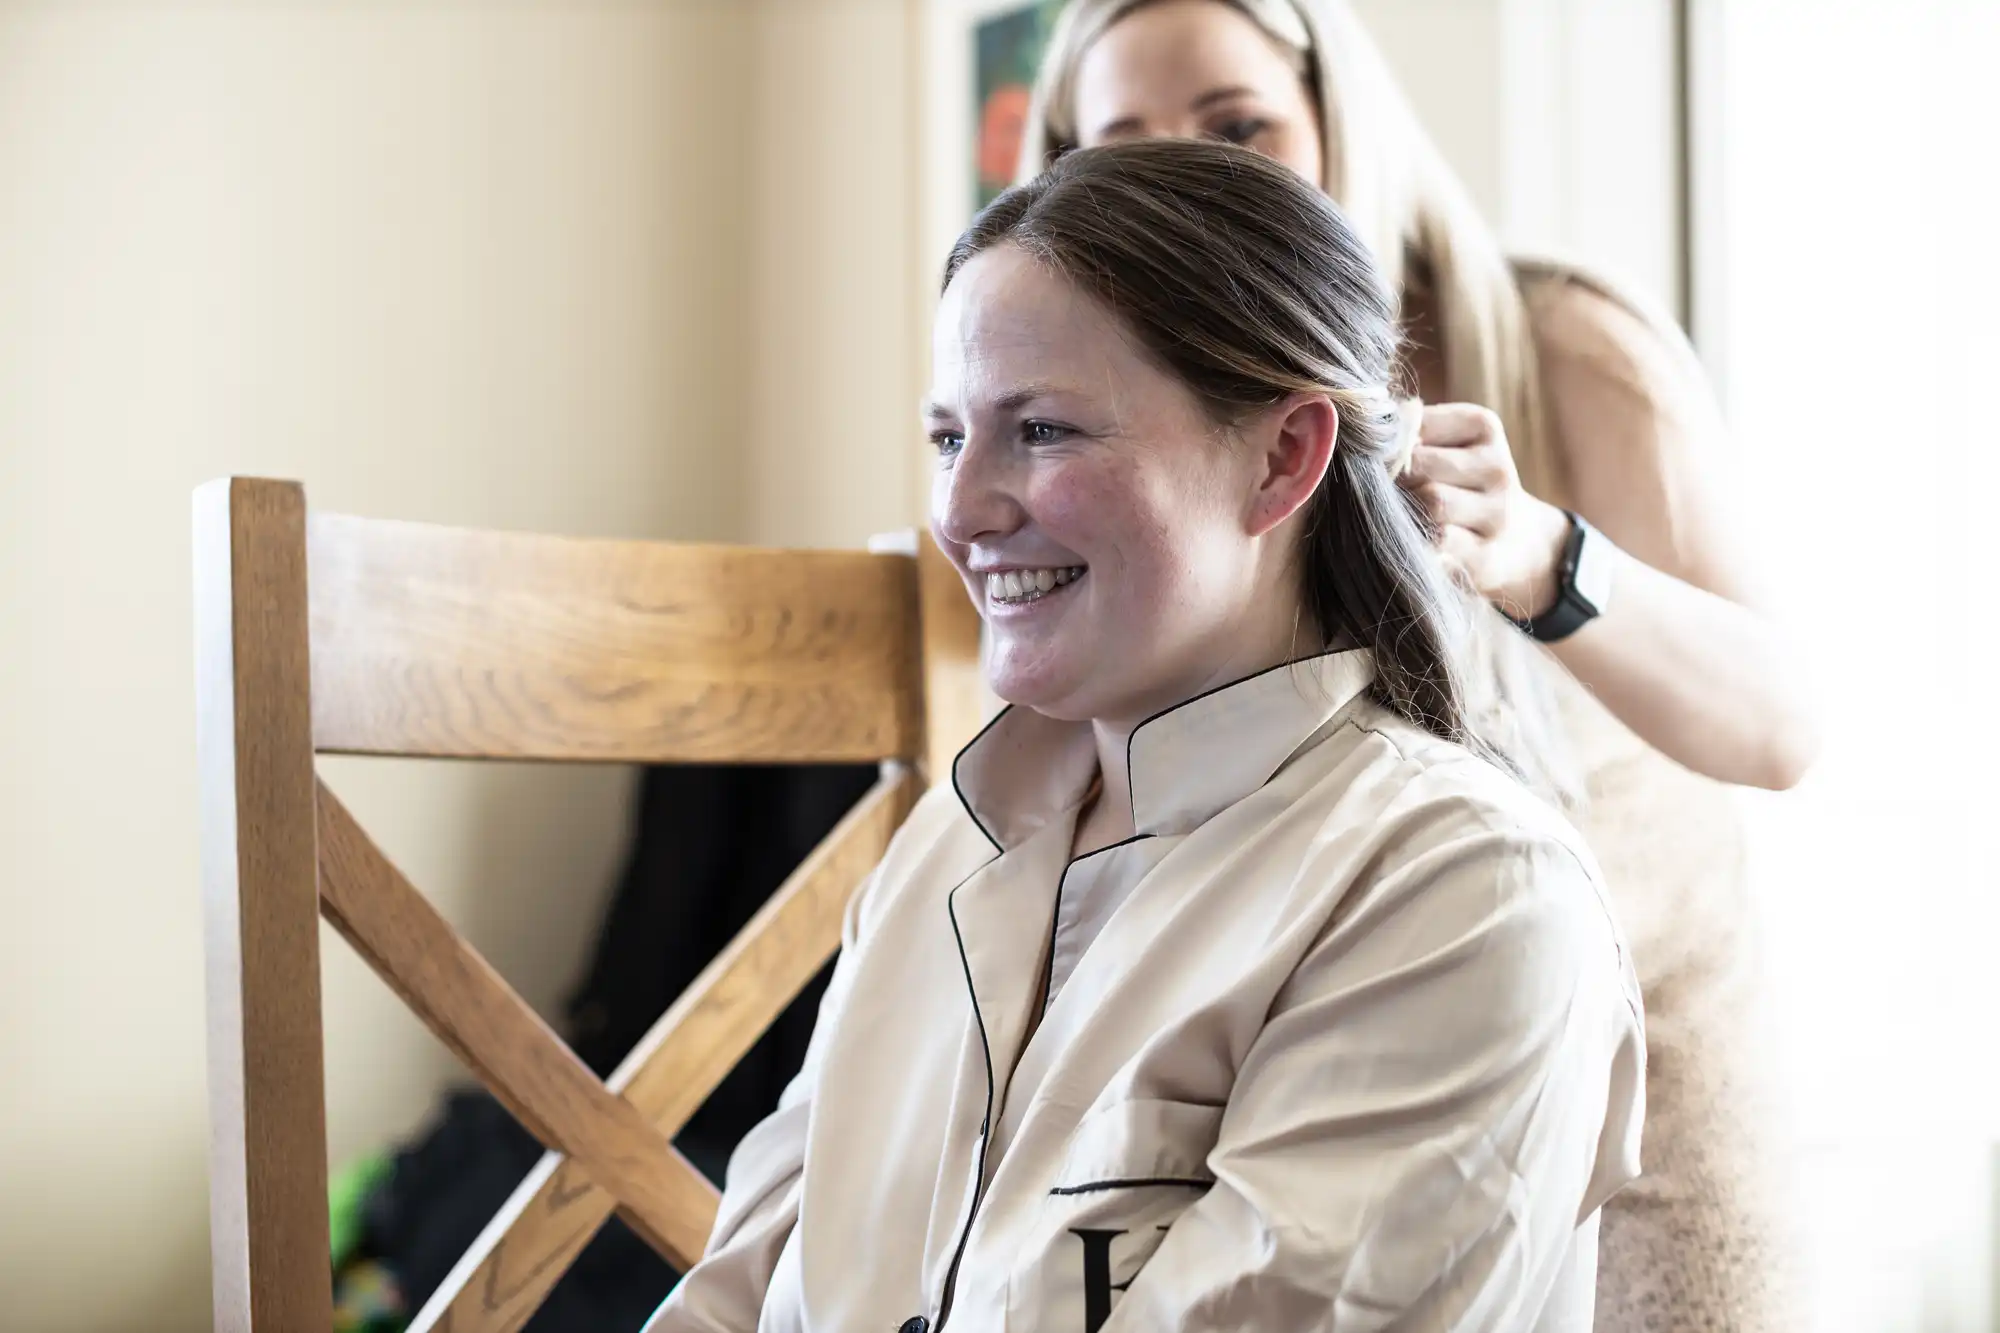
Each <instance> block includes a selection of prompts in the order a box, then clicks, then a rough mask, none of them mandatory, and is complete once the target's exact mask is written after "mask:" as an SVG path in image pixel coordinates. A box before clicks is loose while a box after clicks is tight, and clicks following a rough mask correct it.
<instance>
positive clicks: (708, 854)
mask: <svg viewBox="0 0 2000 1333" xmlns="http://www.w3.org/2000/svg"><path fill="white" fill-rule="evenodd" d="M875 778H876V768H875V766H874V765H872V764H870V765H839V766H811V767H806V766H774V765H742V766H671V767H664V766H663V767H654V768H648V769H646V770H644V773H643V775H642V777H641V782H640V788H639V801H638V806H637V809H636V811H635V817H634V820H633V831H634V836H633V842H632V849H631V852H630V853H629V855H628V856H627V858H626V864H625V870H624V873H623V876H622V878H621V880H620V882H619V885H618V890H617V892H616V894H615V895H614V896H613V898H612V902H611V908H610V911H609V913H608V915H607V916H606V918H605V922H604V925H603V928H602V929H601V930H600V932H599V934H598V940H597V946H596V950H595V953H594V954H593V956H592V958H591V961H590V966H589V969H588V971H587V972H586V973H585V976H584V979H583V983H582V984H581V985H580V986H579V987H578V988H577V990H576V993H575V994H574V996H573V997H572V998H571V1000H570V1003H569V1006H568V1018H569V1021H568V1024H567V1027H568V1031H567V1033H566V1035H567V1037H568V1039H569V1042H570V1044H571V1046H572V1047H573V1048H574V1049H575V1051H576V1053H577V1055H578V1056H579V1057H580V1058H581V1059H582V1060H583V1061H584V1063H586V1064H588V1065H589V1066H590V1067H591V1068H592V1069H593V1070H595V1071H596V1072H597V1074H598V1076H599V1077H605V1076H607V1075H609V1074H610V1073H611V1071H612V1070H613V1069H614V1068H615V1067H616V1066H617V1064H618V1062H619V1061H620V1060H622V1059H624V1058H625V1054H626V1052H628V1051H630V1050H631V1049H632V1047H633V1046H634V1045H635V1044H636V1043H637V1042H638V1040H639V1039H640V1038H641V1037H643V1036H644V1035H645V1034H646V1031H647V1029H649V1028H650V1027H652V1025H653V1023H654V1021H655V1020H656V1019H658V1018H659V1016H660V1015H661V1014H662V1013H664V1012H665V1011H666V1008H667V1006H668V1005H669V1004H670V1003H672V1002H673V1000H674V998H675V997H676V996H678V995H679V994H680V993H681V992H682V991H683V990H685V989H687V987H688V985H689V984H690V983H691V982H693V980H694V979H695V977H696V975H697V974H699V973H700V971H701V969H702V968H704V967H706V966H707V965H708V963H709V962H710V960H712V959H713V958H714V957H715V956H716V955H717V954H718V953H720V952H721V951H722V949H723V948H724V946H726V945H727V944H728V943H729V941H730V940H732V939H734V938H735V936H736V933H737V932H738V931H739V930H741V929H742V928H743V926H744V924H745V923H747V922H748V921H749V920H750V918H751V916H752V915H754V914H755V913H756V911H757V909H758V908H760V907H762V906H763V905H764V903H765V901H766V900H767V899H769V898H770V896H771V894H772V893H773V892H775V891H776V890H777V888H778V886H779V885H780V884H782V883H783V882H784V879H785V876H787V875H789V874H790V873H791V872H792V871H793V869H795V868H796V867H797V866H798V864H799V863H800V862H801V861H803V860H805V858H806V857H807V856H808V855H809V854H810V853H811V852H812V849H813V848H814V847H816V846H817V845H818V844H819V842H820V840H821V839H822V838H824V837H825V836H826V835H827V834H828V833H830V832H831V831H832V830H833V826H834V825H835V824H837V823H839V822H840V819H841V816H843V815H845V814H846V813H847V812H848V810H850V809H852V808H853V806H854V803H855V802H856V801H858V800H860V799H861V797H862V796H863V795H864V794H865V793H866V792H867V791H868V789H869V787H870V786H871V785H873V783H874V781H875ZM830 971H831V967H830V966H829V967H828V968H826V969H822V970H821V972H820V974H819V976H817V977H816V978H814V980H813V981H812V982H811V983H810V984H809V985H807V987H806V988H805V990H804V991H802V992H801V993H800V994H799V997H798V998H797V999H796V1000H794V1001H793V1002H792V1004H791V1006H790V1007H789V1008H787V1009H786V1010H785V1012H784V1013H783V1014H781V1015H780V1016H779V1018H778V1021H777V1022H776V1023H774V1024H772V1025H771V1028H770V1030H769V1031H767V1032H766V1033H765V1034H764V1035H763V1037H762V1038H761V1039H760V1040H759V1041H758V1042H757V1044H756V1045H755V1046H754V1047H752V1048H751V1050H750V1052H749V1054H748V1055H746V1056H745V1057H744V1058H743V1060H742V1061H741V1062H740V1063H738V1065H737V1066H736V1068H735V1070H734V1071H733V1072H732V1073H731V1074H730V1075H729V1077H728V1078H726V1079H724V1080H723V1082H722V1084H721V1085H720V1086H719V1087H717V1088H716V1090H715V1092H714V1093H713V1094H712V1095H711V1096H710V1097H709V1099H708V1100H707V1102H705V1103H704V1104H703V1105H702V1108H701V1110H699V1111H697V1112H696V1113H695V1115H694V1117H693V1118H692V1119H690V1120H689V1121H688V1123H687V1125H686V1126H685V1127H684V1128H683V1129H682V1130H681V1132H680V1134H679V1135H678V1136H676V1138H675V1143H676V1145H677V1146H678V1147H679V1148H680V1150H681V1151H682V1152H683V1153H685V1154H686V1155H687V1158H688V1160H689V1161H691V1162H693V1163H694V1165H695V1166H696V1167H697V1168H699V1169H700V1170H701V1171H702V1172H703V1173H704V1174H706V1175H707V1176H708V1177H709V1178H710V1179H711V1180H714V1181H715V1182H716V1183H717V1184H718V1185H719V1184H720V1183H721V1180H722V1173H723V1168H724V1166H725V1165H726V1164H727V1163H728V1160H729V1154H730V1152H731V1151H733V1150H734V1148H735V1146H736V1144H737V1142H738V1140H740V1139H741V1138H742V1137H743V1136H744V1134H746V1133H748V1132H749V1131H750V1129H751V1128H752V1127H753V1126H754V1125H756V1124H757V1122H758V1121H760V1120H762V1119H763V1118H764V1117H765V1116H767V1115H769V1114H770V1113H771V1112H772V1111H773V1110H774V1109H775V1108H776V1107H777V1104H778V1095H779V1094H780V1093H781V1092H782V1091H783V1090H784V1087H785V1085H786V1084H787V1083H788V1082H790V1081H791V1078H792V1076H793V1075H794V1074H796V1073H797V1072H798V1070H799V1066H800V1065H801V1064H803V1063H804V1060H805V1052H806V1043H807V1042H808V1041H809V1040H810V1038H811V1037H812V1029H813V1023H814V1020H815V1019H816V1018H817V1016H818V1010H819V1000H820V996H821V994H822V993H823V992H824V991H825V989H826V982H827V977H828V974H829V972H830ZM541 1155H542V1148H541V1145H540V1144H538V1143H537V1142H536V1141H535V1140H534V1138H533V1136H531V1135H530V1134H528V1133H527V1131H525V1130H523V1129H522V1128H521V1127H520V1126H519V1125H517V1124H515V1123H514V1118H513V1117H512V1116H511V1115H509V1114H508V1113H507V1111H506V1110H505V1109H504V1108H503V1107H501V1106H500V1104H499V1103H498V1102H497V1101H495V1100H494V1099H493V1097H492V1096H491V1095H490V1094H488V1093H486V1092H485V1091H483V1090H474V1091H465V1092H456V1093H453V1094H451V1095H450V1096H449V1097H447V1098H446V1100H445V1102H444V1104H443V1106H442V1107H441V1108H440V1112H439V1114H438V1116H437V1118H436V1119H435V1120H434V1121H433V1122H432V1124H431V1125H430V1127H429V1128H428V1129H427V1130H426V1131H425V1132H424V1133H423V1134H422V1136H420V1137H419V1138H418V1139H416V1140H415V1141H414V1142H412V1143H410V1144H407V1145H405V1146H404V1147H402V1148H401V1149H399V1150H398V1151H397V1153H396V1154H395V1164H394V1170H393V1171H392V1172H391V1173H390V1174H389V1175H388V1177H387V1178H386V1179H385V1180H384V1181H383V1182H382V1183H381V1184H380V1185H378V1186H377V1187H376V1188H375V1189H374V1190H372V1191H371V1192H370V1193H369V1195H368V1196H367V1198H366V1199H365V1201H364V1203H363V1219H364V1228H363V1235H362V1238H361V1243H360V1249H359V1253H360V1255H361V1257H363V1258H365V1259H369V1260H373V1261H374V1262H376V1263H379V1264H380V1265H381V1266H382V1267H383V1268H385V1269H386V1270H387V1271H388V1273H389V1274H390V1275H391V1276H392V1277H393V1279H394V1281H395V1284H396V1287H397V1288H398V1289H399V1290H400V1292H401V1294H402V1303H403V1305H404V1306H405V1308H406V1310H407V1312H408V1313H410V1314H414V1313H415V1312H416V1311H417V1310H418V1309H419V1308H421V1307H422V1305H423V1303H424V1302H425V1301H426V1300H427V1299H429V1297H430V1295H431V1293H432V1292H433V1291H435V1290H436V1289H437V1288H438V1286H439V1285H440V1284H441V1283H442V1282H443V1281H444V1279H445V1277H446V1276H447V1275H448V1274H449V1273H450V1271H451V1269H452V1267H453V1265H455V1264H456V1263H457V1262H458V1260H459V1257H460V1256H461V1255H463V1254H464V1253H465V1251H466V1250H467V1249H468V1248H469V1247H470V1246H471V1244H472V1242H473V1241H474V1240H476V1239H477V1238H478V1236H479V1233H480V1231H481V1230H482V1229H483V1228H484V1227H485V1226H486V1224H487V1223H488V1222H489V1221H491V1220H492V1217H493V1215H494V1214H495V1213H496V1212H498V1211H499V1210H500V1208H501V1206H502V1205H503V1204H504V1203H506V1201H507V1197H508V1196H509V1195H510V1194H512V1193H513V1191H514V1187H515V1186H516V1185H518V1184H519V1183H520V1182H521V1180H522V1178H523V1177H525V1176H526V1175H527V1174H528V1172H529V1171H530V1170H531V1169H532V1168H533V1167H534V1164H535V1163H536V1161H538V1160H539V1159H540V1158H541ZM676 1276H677V1275H676V1274H675V1273H674V1271H673V1269H672V1268H671V1267H669V1266H668V1264H667V1263H666V1261H665V1260H663V1259H661V1258H660V1257H659V1256H658V1255H657V1254H655V1253H654V1252H653V1250H652V1248H651V1247H650V1246H648V1245H647V1244H646V1243H645V1242H644V1241H642V1240H640V1239H639V1238H638V1237H637V1236H636V1235H634V1234H633V1232H632V1231H631V1230H630V1229H629V1228H627V1227H626V1225H625V1224H624V1223H623V1222H622V1221H620V1220H619V1219H617V1218H615V1217H614V1218H612V1219H611V1221H610V1222H608V1223H606V1224H605V1226H604V1228H603V1230H601V1231H600V1232H598V1234H597V1236H596V1238H595V1239H594V1240H592V1241H591V1243H590V1245H589V1246H588V1247H586V1248H585V1250H584V1252H583V1254H582V1255H581V1256H580V1257H579V1258H578V1260H577V1263H576V1264H575V1266H574V1267H572V1268H571V1269H570V1271H569V1272H568V1273H567V1274H565V1275H564V1276H563V1278H562V1279H561V1280H560V1281H559V1282H558V1283H557V1284H556V1286H555V1289H554V1290H553V1291H552V1292H551V1293H550V1295H549V1299H548V1301H547V1302H546V1303H544V1305H543V1306H542V1308H541V1310H540V1311H538V1312H537V1313H536V1314H535V1316H534V1317H533V1318H532V1319H530V1320H529V1321H528V1323H527V1325H526V1326H525V1328H524V1330H523V1333H619V1331H620V1330H632V1331H633V1333H636V1330H637V1329H638V1328H639V1327H640V1325H641V1324H643V1323H644V1322H645V1320H646V1318H647V1317H648V1316H649V1315H651V1314H652V1312H653V1310H654V1308H655V1307H656V1306H658V1305H659V1303H660V1302H661V1301H662V1300H663V1299H665V1297H666V1294H667V1292H668V1290H669V1289H670V1288H671V1287H672V1286H673V1283H674V1281H675V1278H676Z"/></svg>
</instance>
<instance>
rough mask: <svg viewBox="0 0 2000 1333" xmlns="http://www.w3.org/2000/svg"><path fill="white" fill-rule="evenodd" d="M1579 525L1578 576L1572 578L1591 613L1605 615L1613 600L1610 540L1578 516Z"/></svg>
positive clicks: (1581, 598) (1580, 597)
mask: <svg viewBox="0 0 2000 1333" xmlns="http://www.w3.org/2000/svg"><path fill="white" fill-rule="evenodd" d="M1576 525H1577V532H1578V534H1579V535H1580V536H1581V537H1582V538H1583V541H1582V544H1581V545H1580V546H1579V548H1578V550H1577V553H1576V576H1575V579H1574V580H1573V583H1574V586H1575V588H1576V599H1577V600H1578V601H1580V602H1582V603H1583V604H1584V605H1585V606H1587V607H1588V608H1589V610H1590V614H1591V615H1593V616H1597V615H1602V614H1604V608H1605V606H1606V604H1607V603H1609V602H1610V600H1611V568H1612V563H1613V552H1612V549H1611V543H1610V542H1608V541H1606V540H1605V539H1604V538H1603V536H1601V535H1600V534H1599V533H1598V531H1597V529H1596V528H1593V527H1591V526H1590V525H1589V524H1588V523H1585V522H1584V521H1583V520H1582V519H1580V518H1579V519H1577V520H1576Z"/></svg>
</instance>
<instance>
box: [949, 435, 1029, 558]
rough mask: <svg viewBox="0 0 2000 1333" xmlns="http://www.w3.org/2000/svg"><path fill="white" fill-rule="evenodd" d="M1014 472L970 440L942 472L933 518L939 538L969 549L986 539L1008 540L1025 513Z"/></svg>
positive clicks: (987, 450) (990, 452) (990, 451)
mask: <svg viewBox="0 0 2000 1333" xmlns="http://www.w3.org/2000/svg"><path fill="white" fill-rule="evenodd" d="M1015 492H1016V487H1015V486H1014V484H1013V478H1012V476H1011V469H1009V468H1008V467H1007V465H1006V463H1005V460H1003V459H1000V458H997V457H995V456H994V451H993V450H991V449H989V448H986V447H985V446H983V445H982V444H979V443H976V442H974V441H971V440H968V441H967V442H966V443H965V445H964V446H963V447H962V448H961V449H960V450H959V451H958V457H957V458H955V459H953V460H952V463H951V466H950V467H948V468H942V469H940V470H939V472H938V479H937V483H936V485H935V486H934V488H933V489H932V492H931V517H932V518H933V520H934V521H935V522H936V524H937V529H938V535H939V536H941V537H942V538H943V539H944V540H946V541H948V542H952V543H955V544H957V545H961V546H969V545H971V544H972V543H973V542H975V541H978V540H980V539H982V538H991V537H995V536H1005V535H1007V534H1008V533H1011V532H1013V531H1014V530H1015V529H1016V528H1018V527H1020V526H1021V519H1022V509H1021V503H1020V498H1019V496H1018V495H1017V494H1016V493H1015Z"/></svg>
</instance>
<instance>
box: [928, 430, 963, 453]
mask: <svg viewBox="0 0 2000 1333" xmlns="http://www.w3.org/2000/svg"><path fill="white" fill-rule="evenodd" d="M931 447H932V448H933V449H936V450H937V451H938V457H939V458H952V457H954V456H956V455H957V454H958V452H959V450H961V449H963V448H965V436H964V435H963V434H961V433H960V432H958V431H955V430H934V431H932V432H931Z"/></svg>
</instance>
